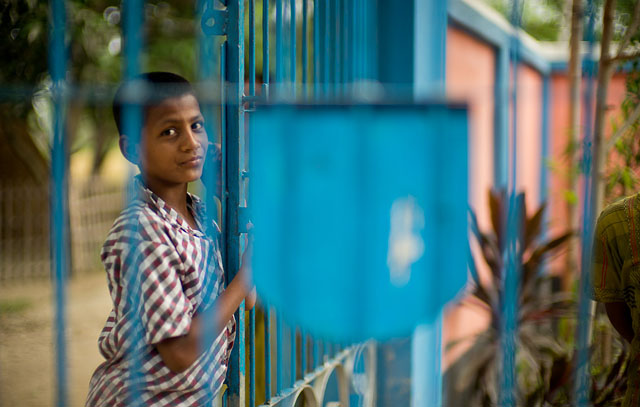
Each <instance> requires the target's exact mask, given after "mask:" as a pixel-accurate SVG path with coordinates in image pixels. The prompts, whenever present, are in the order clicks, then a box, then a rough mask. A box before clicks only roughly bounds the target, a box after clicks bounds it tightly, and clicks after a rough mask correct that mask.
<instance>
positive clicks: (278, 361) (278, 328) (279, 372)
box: [276, 314, 284, 394]
mask: <svg viewBox="0 0 640 407" xmlns="http://www.w3.org/2000/svg"><path fill="white" fill-rule="evenodd" d="M283 336H284V335H283V327H282V318H280V315H279V314H276V394H280V392H281V391H282V389H284V386H283V385H284V383H283V381H284V380H283V378H282V377H283V374H282V356H283V355H282V352H283V351H284V346H282V340H283V339H284V338H283Z"/></svg>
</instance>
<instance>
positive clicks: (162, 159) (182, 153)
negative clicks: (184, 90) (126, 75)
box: [137, 94, 208, 187]
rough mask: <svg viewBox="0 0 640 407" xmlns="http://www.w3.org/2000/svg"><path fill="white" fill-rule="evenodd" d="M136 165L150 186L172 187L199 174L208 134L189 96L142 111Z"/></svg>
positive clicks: (205, 151)
mask: <svg viewBox="0 0 640 407" xmlns="http://www.w3.org/2000/svg"><path fill="white" fill-rule="evenodd" d="M145 113H146V114H145V120H144V127H143V128H142V135H141V139H140V144H139V146H140V148H139V149H138V160H137V164H138V167H139V168H140V172H141V173H142V176H143V178H144V179H145V181H146V182H147V183H148V185H149V186H150V187H152V186H158V187H171V186H175V185H178V184H185V183H188V182H192V181H195V180H197V179H199V178H200V175H202V165H203V164H204V159H205V157H206V154H207V145H208V140H207V133H206V132H205V129H204V119H203V117H202V113H201V112H200V106H199V104H198V101H197V100H196V98H195V97H194V96H193V95H191V94H185V95H183V96H180V97H176V98H170V99H166V100H164V101H163V102H162V103H160V104H159V105H156V106H151V107H149V108H147V109H146V112H145Z"/></svg>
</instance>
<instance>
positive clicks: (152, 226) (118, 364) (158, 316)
mask: <svg viewBox="0 0 640 407" xmlns="http://www.w3.org/2000/svg"><path fill="white" fill-rule="evenodd" d="M135 188H136V198H135V199H134V200H133V201H132V202H131V204H130V205H128V206H127V208H126V209H125V210H124V211H123V212H122V213H121V214H120V216H119V217H118V219H117V220H116V221H115V223H114V225H113V227H112V228H111V231H110V232H109V235H108V237H107V240H106V242H105V244H104V246H103V248H102V254H101V258H102V263H103V265H104V267H105V270H106V272H107V279H108V283H109V291H110V293H111V299H112V301H113V309H112V311H111V313H110V314H109V317H108V319H107V321H106V323H105V326H104V328H103V329H102V332H101V334H100V337H99V339H98V347H99V350H100V353H101V354H102V355H103V356H104V358H105V359H106V361H105V362H104V363H102V364H101V365H100V366H99V367H98V369H97V370H96V371H95V373H94V374H93V377H92V378H91V383H90V389H89V395H88V398H87V402H86V405H87V406H125V405H127V404H128V401H129V400H128V397H129V393H130V389H131V386H130V382H131V380H130V377H131V374H130V367H131V366H132V365H133V366H135V365H137V366H139V367H141V369H140V375H139V376H140V377H136V376H134V377H136V380H137V381H140V382H141V385H140V386H136V388H138V391H139V393H138V396H139V397H141V398H142V401H143V403H142V405H144V406H204V405H211V404H212V399H213V398H214V397H215V395H216V394H217V393H218V392H219V391H220V389H221V387H222V384H223V382H224V379H225V375H226V371H227V364H228V361H229V356H230V353H231V349H232V347H233V342H234V339H235V330H236V325H235V319H232V320H231V321H229V323H228V324H227V325H226V326H225V328H224V329H223V331H222V332H221V333H220V334H219V335H218V336H217V338H216V339H215V341H214V342H213V343H212V345H211V346H210V347H209V348H208V349H206V350H205V351H204V352H203V353H202V354H201V355H200V357H199V358H198V359H197V360H196V361H195V362H194V363H193V364H192V365H191V366H190V367H189V368H188V369H187V370H185V371H183V372H181V373H173V372H172V371H171V370H169V368H168V367H167V366H166V365H165V364H164V362H163V361H162V358H161V356H160V354H159V353H158V351H157V350H156V347H155V346H154V345H156V344H157V343H159V342H161V341H162V340H164V339H167V338H172V337H177V336H181V335H185V334H187V333H188V332H189V328H190V326H191V319H192V317H193V316H194V314H196V313H200V312H203V311H204V310H205V309H207V308H209V307H210V306H211V305H212V304H213V302H214V301H215V299H216V298H217V296H218V295H219V294H220V293H221V292H222V291H223V290H224V277H223V275H224V273H223V271H222V270H223V269H222V262H221V256H220V249H219V229H218V227H217V225H216V224H215V222H206V216H205V211H204V207H203V205H202V203H201V201H200V200H199V199H198V198H197V197H196V196H194V195H191V194H189V195H188V197H187V203H188V208H189V210H190V211H191V213H192V214H193V216H194V218H195V219H196V222H197V223H198V227H199V228H200V230H196V229H193V228H191V227H190V226H189V225H188V223H187V222H186V221H185V220H184V219H183V218H182V217H181V216H180V215H178V213H177V212H176V211H175V210H174V209H172V208H171V207H169V206H168V205H166V204H165V203H164V201H163V200H162V199H160V197H158V196H157V195H156V194H154V193H153V192H151V191H150V190H149V189H147V188H145V187H144V186H143V184H142V182H141V180H140V179H139V178H137V179H136V181H135ZM207 224H209V225H210V227H206V225H207ZM202 231H204V233H203V232H202ZM132 272H134V273H135V274H134V275H131V274H130V273H132ZM132 304H133V305H132ZM133 309H136V310H137V311H136V312H135V313H134V312H132V310H133ZM135 321H139V323H140V329H137V330H134V329H133V327H134V326H135V325H134V324H135ZM136 331H137V332H138V333H137V334H136ZM136 335H137V337H138V338H139V340H138V341H136V340H135V338H134V337H135V336H136ZM132 351H133V353H132ZM132 354H136V355H137V356H138V361H139V362H135V361H132V359H131V355H132Z"/></svg>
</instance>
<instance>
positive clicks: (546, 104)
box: [540, 73, 553, 228]
mask: <svg viewBox="0 0 640 407" xmlns="http://www.w3.org/2000/svg"><path fill="white" fill-rule="evenodd" d="M550 83H551V79H550V74H549V73H546V74H544V76H543V78H542V106H541V108H542V122H541V126H542V134H541V137H542V146H541V147H542V148H541V152H542V154H541V155H542V164H541V165H540V204H541V205H542V204H543V203H544V202H546V201H547V198H548V197H549V191H548V188H549V168H548V166H547V165H546V163H547V160H548V157H549V115H550V114H551V111H552V110H551V109H552V108H551V105H552V103H553V101H552V100H551V95H550V86H551V85H550ZM547 216H548V215H547V212H545V217H547ZM545 220H548V219H545ZM543 225H544V226H543V227H544V228H546V225H547V222H543Z"/></svg>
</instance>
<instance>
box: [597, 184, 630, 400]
mask: <svg viewBox="0 0 640 407" xmlns="http://www.w3.org/2000/svg"><path fill="white" fill-rule="evenodd" d="M592 265H593V268H592V273H591V284H592V288H593V298H594V299H595V300H596V301H599V302H603V303H608V302H624V303H626V304H627V306H628V307H629V309H630V310H631V318H632V323H633V330H634V339H633V342H632V343H631V358H630V360H629V370H628V372H629V374H628V376H627V392H626V394H625V398H624V401H623V403H622V405H623V407H631V406H640V307H639V306H640V303H639V301H640V194H636V195H632V196H629V197H627V198H624V199H621V200H619V201H617V202H615V203H613V204H611V205H609V206H608V207H607V208H605V209H604V210H603V211H602V214H601V215H600V217H599V218H598V222H597V224H596V230H595V233H594V239H593V263H592Z"/></svg>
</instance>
